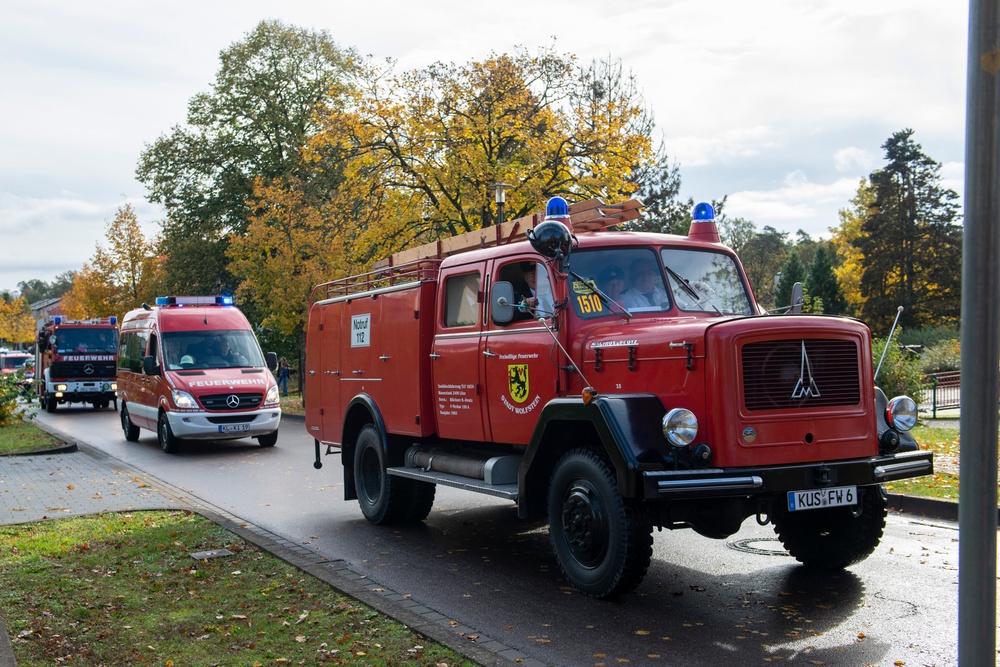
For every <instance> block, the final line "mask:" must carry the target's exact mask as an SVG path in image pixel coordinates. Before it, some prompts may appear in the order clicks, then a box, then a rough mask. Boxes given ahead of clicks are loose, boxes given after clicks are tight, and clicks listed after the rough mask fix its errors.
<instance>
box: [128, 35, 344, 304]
mask: <svg viewBox="0 0 1000 667" xmlns="http://www.w3.org/2000/svg"><path fill="white" fill-rule="evenodd" d="M353 58H354V54H353V52H352V51H349V50H344V49H341V48H340V47H338V46H337V45H336V44H335V43H334V41H333V40H332V38H331V37H330V36H329V34H328V33H327V32H325V31H311V30H305V29H301V28H295V27H290V26H286V25H284V24H283V23H281V22H280V21H262V22H261V23H260V24H258V25H257V27H256V28H255V29H254V30H253V31H252V32H250V33H249V34H248V35H247V36H246V39H244V40H243V41H240V42H237V43H235V44H233V45H232V46H230V47H229V48H227V49H225V50H223V51H222V53H221V54H220V67H219V70H218V73H217V74H216V79H215V83H214V84H213V85H212V89H211V91H209V92H206V93H200V94H198V95H196V96H195V97H193V98H192V99H191V100H190V102H189V104H188V114H187V124H186V126H175V127H174V128H173V129H172V130H171V132H170V133H169V134H167V135H164V136H161V137H160V138H159V139H157V140H156V141H154V142H153V143H152V144H149V145H147V146H146V147H145V149H144V150H143V152H142V154H141V156H140V158H139V163H138V167H137V169H136V177H137V178H138V180H139V181H140V182H142V183H144V184H145V185H146V187H147V188H148V198H149V200H150V201H152V202H154V203H158V204H161V205H162V206H163V207H164V208H165V209H166V212H167V219H166V221H165V222H164V223H163V234H162V243H161V245H160V248H161V251H162V252H163V254H164V262H165V264H164V268H165V272H164V273H165V277H166V281H167V282H166V285H165V287H166V289H168V290H169V291H171V292H182V293H195V294H210V293H215V292H217V291H220V290H222V291H232V290H233V289H234V288H235V287H236V282H237V281H236V279H235V278H234V277H233V276H232V275H231V273H230V271H229V268H228V262H229V259H228V257H227V256H226V249H227V248H228V246H229V239H230V235H231V234H234V235H241V234H243V233H245V232H246V229H247V226H248V224H249V216H250V215H251V213H252V210H253V209H252V207H253V203H252V201H251V200H252V198H253V188H254V183H255V182H256V180H257V179H258V178H261V179H263V180H264V182H265V183H268V182H270V181H272V180H273V179H284V178H287V177H291V176H294V175H295V174H296V173H297V172H298V171H299V170H300V169H301V167H302V162H301V157H300V151H301V149H302V147H303V146H304V145H305V144H306V142H307V140H308V138H309V137H310V136H311V135H312V134H313V133H315V131H316V129H317V125H316V122H315V117H314V114H315V112H316V110H317V108H318V107H319V106H320V105H321V104H324V103H329V101H330V96H331V93H330V91H331V90H332V89H334V88H335V85H336V84H337V83H338V82H340V81H341V79H342V78H344V77H346V76H348V75H349V72H350V70H351V68H352V66H353V65H352V59H353Z"/></svg>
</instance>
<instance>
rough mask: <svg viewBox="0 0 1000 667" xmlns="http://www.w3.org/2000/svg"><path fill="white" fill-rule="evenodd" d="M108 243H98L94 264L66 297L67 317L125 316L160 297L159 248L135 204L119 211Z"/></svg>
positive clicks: (109, 228) (107, 229)
mask: <svg viewBox="0 0 1000 667" xmlns="http://www.w3.org/2000/svg"><path fill="white" fill-rule="evenodd" d="M105 240H106V242H107V245H106V246H102V245H100V244H97V246H96V248H95V250H94V255H93V257H92V258H91V260H90V262H89V263H88V264H85V265H84V267H83V268H82V269H81V270H80V271H79V272H78V273H77V274H76V276H75V278H74V280H73V287H72V288H71V289H70V290H69V292H67V293H66V295H65V296H64V297H63V302H62V304H61V305H62V308H63V312H64V313H65V314H66V316H67V317H72V318H79V319H83V318H91V317H107V316H109V315H117V316H121V315H123V314H124V313H125V312H127V311H129V310H131V309H132V308H136V307H138V306H139V304H140V303H142V302H144V301H145V302H148V301H152V300H154V299H155V297H156V295H157V292H158V290H159V265H158V257H157V255H156V254H155V247H156V246H155V243H154V242H153V241H150V240H148V239H147V238H146V237H145V235H144V234H143V232H142V228H141V227H140V226H139V219H138V217H137V216H136V214H135V211H134V209H133V208H132V205H131V204H123V205H122V206H120V207H119V208H118V210H117V211H116V213H115V217H114V219H113V220H111V221H110V222H109V223H108V224H107V226H106V227H105Z"/></svg>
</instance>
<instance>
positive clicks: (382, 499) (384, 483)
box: [354, 424, 430, 525]
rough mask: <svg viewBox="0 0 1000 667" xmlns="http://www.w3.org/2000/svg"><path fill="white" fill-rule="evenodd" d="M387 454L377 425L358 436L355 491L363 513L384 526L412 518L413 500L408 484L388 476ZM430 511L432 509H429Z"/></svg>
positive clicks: (367, 427)
mask: <svg viewBox="0 0 1000 667" xmlns="http://www.w3.org/2000/svg"><path fill="white" fill-rule="evenodd" d="M385 469H386V451H385V447H384V446H383V444H382V438H381V437H379V434H378V430H377V429H376V428H375V426H374V425H373V424H367V425H366V426H365V427H364V428H362V429H361V433H359V434H358V441H357V445H356V446H355V448H354V488H355V490H356V491H357V494H358V505H360V506H361V513H362V514H364V515H365V518H366V519H368V521H369V522H370V523H374V524H376V525H384V524H389V523H395V522H397V521H401V520H405V519H406V518H408V517H409V515H410V510H411V507H410V506H409V504H408V503H409V502H410V500H411V499H412V495H411V493H409V492H410V489H409V488H408V486H407V484H406V482H408V481H410V480H407V479H402V478H400V477H393V476H391V475H389V474H387V473H386V471H385ZM428 511H430V508H428Z"/></svg>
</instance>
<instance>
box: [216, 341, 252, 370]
mask: <svg viewBox="0 0 1000 667" xmlns="http://www.w3.org/2000/svg"><path fill="white" fill-rule="evenodd" d="M213 343H214V344H213V346H212V347H213V353H214V356H215V357H217V358H219V359H221V360H222V362H223V363H224V365H226V366H248V365H249V364H250V362H248V361H247V360H246V359H245V358H244V357H243V355H241V354H240V353H239V352H236V351H235V350H233V349H232V346H231V345H230V343H229V338H227V337H225V336H217V337H216V339H215V340H214V341H213Z"/></svg>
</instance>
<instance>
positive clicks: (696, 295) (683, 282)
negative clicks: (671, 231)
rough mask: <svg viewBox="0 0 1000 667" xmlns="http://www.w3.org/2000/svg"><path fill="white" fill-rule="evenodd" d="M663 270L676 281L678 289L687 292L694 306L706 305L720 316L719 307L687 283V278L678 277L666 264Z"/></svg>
mask: <svg viewBox="0 0 1000 667" xmlns="http://www.w3.org/2000/svg"><path fill="white" fill-rule="evenodd" d="M663 268H665V269H666V270H667V273H669V274H670V277H672V278H673V279H674V280H676V281H677V283H678V284H679V285H680V288H681V289H682V290H684V291H685V292H687V294H688V296H690V297H692V298H693V299H694V300H695V301H694V305H696V306H701V304H703V303H707V304H708V305H710V306H711V307H712V310H714V311H715V312H716V314H717V315H722V311H721V310H719V307H718V306H716V305H715V304H714V303H713V302H712V300H711V299H709V298H708V297H707V296H706V295H704V294H702V293H701V292H700V291H699V290H697V289H696V288H695V287H694V285H692V284H691V283H690V282H689V281H688V279H687V278H685V277H684V276H682V275H680V274H679V273H677V272H676V271H674V270H673V269H671V268H670V267H669V266H667V265H666V264H664V265H663Z"/></svg>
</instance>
